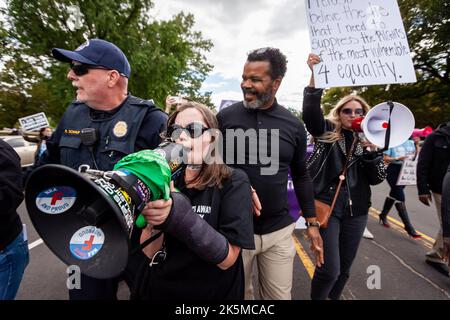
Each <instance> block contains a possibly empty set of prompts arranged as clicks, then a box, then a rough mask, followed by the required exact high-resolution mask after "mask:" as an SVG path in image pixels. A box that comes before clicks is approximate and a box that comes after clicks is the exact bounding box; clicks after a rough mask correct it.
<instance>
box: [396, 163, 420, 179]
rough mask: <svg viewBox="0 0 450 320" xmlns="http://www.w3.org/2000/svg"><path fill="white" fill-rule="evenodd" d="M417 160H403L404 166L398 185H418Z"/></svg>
mask: <svg viewBox="0 0 450 320" xmlns="http://www.w3.org/2000/svg"><path fill="white" fill-rule="evenodd" d="M416 170H417V160H409V159H406V160H404V161H403V164H402V168H401V169H400V173H399V175H398V180H397V185H398V186H414V185H416Z"/></svg>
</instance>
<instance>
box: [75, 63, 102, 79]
mask: <svg viewBox="0 0 450 320" xmlns="http://www.w3.org/2000/svg"><path fill="white" fill-rule="evenodd" d="M70 69H72V71H73V73H75V74H76V75H77V76H78V77H81V76H84V75H85V74H88V72H89V69H101V70H110V69H108V68H105V67H101V66H93V65H90V64H83V63H81V64H74V63H71V64H70Z"/></svg>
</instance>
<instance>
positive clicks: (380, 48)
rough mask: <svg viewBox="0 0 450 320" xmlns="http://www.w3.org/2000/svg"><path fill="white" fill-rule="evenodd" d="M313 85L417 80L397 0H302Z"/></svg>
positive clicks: (354, 84)
mask: <svg viewBox="0 0 450 320" xmlns="http://www.w3.org/2000/svg"><path fill="white" fill-rule="evenodd" d="M305 1H306V5H305V6H306V15H307V21H308V27H309V34H310V37H311V49H312V52H313V53H315V54H317V55H319V56H320V57H321V59H322V62H321V63H319V64H317V65H316V66H315V67H314V78H315V86H316V87H317V88H328V87H340V86H363V85H375V84H388V83H408V82H416V75H415V71H414V66H413V63H412V59H411V52H410V50H409V45H408V40H407V37H406V32H405V29H404V27H403V23H402V19H401V16H400V10H399V8H398V4H397V1H396V0H305Z"/></svg>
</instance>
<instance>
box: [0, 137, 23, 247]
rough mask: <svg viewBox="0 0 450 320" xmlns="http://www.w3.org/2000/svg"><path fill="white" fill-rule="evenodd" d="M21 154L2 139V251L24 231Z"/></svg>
mask: <svg viewBox="0 0 450 320" xmlns="http://www.w3.org/2000/svg"><path fill="white" fill-rule="evenodd" d="M21 175H22V168H21V167H20V158H19V155H18V154H17V153H16V152H15V151H14V149H13V148H12V147H11V146H10V145H9V144H7V143H6V142H5V141H3V140H2V139H0V251H1V250H4V249H5V247H7V246H8V245H9V244H10V243H11V241H13V240H14V239H15V238H16V237H17V235H18V234H19V233H20V232H21V231H22V223H21V222H20V218H19V215H18V214H17V211H16V210H17V207H18V206H19V205H20V203H21V202H22V200H23V188H22V181H21V179H20V178H21Z"/></svg>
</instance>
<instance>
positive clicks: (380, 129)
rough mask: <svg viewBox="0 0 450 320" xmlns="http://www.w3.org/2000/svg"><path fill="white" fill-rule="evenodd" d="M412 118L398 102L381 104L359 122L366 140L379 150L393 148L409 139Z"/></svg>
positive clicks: (408, 111) (412, 122) (412, 123)
mask: <svg viewBox="0 0 450 320" xmlns="http://www.w3.org/2000/svg"><path fill="white" fill-rule="evenodd" d="M414 122H415V121H414V116H413V114H412V112H411V111H410V110H409V109H408V108H407V107H405V106H404V105H402V104H400V103H398V102H391V101H389V102H383V103H380V104H378V105H376V106H375V107H373V108H372V109H370V110H369V112H368V113H367V115H366V116H365V117H364V119H363V120H362V122H361V129H362V131H363V132H364V135H365V136H366V138H367V140H369V141H370V142H371V143H372V144H374V145H376V146H378V147H380V148H384V149H387V148H393V147H396V146H399V145H401V144H402V143H404V142H405V141H406V140H408V139H409V137H410V136H411V134H412V132H413V130H414Z"/></svg>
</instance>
